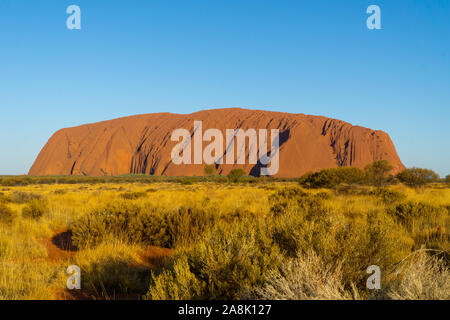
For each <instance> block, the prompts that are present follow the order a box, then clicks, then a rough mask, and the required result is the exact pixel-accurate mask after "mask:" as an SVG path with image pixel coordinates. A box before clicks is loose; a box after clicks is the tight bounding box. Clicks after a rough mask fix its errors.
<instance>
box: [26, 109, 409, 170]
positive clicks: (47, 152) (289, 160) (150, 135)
mask: <svg viewBox="0 0 450 320" xmlns="http://www.w3.org/2000/svg"><path fill="white" fill-rule="evenodd" d="M194 121H203V132H204V131H205V130H206V129H209V128H217V129H220V130H221V131H222V133H223V135H224V137H225V130H226V129H237V128H241V129H244V130H247V129H249V128H253V129H256V130H259V129H279V131H280V145H281V146H280V155H279V159H280V160H279V161H280V165H279V171H278V174H277V175H276V176H277V177H299V176H301V175H302V174H304V173H305V172H308V171H315V170H318V169H322V168H332V167H337V166H355V167H360V168H363V167H364V166H365V165H367V164H368V163H372V162H373V161H374V160H381V159H385V160H388V161H389V162H390V163H391V164H392V165H393V166H394V170H393V171H394V172H398V171H400V170H402V169H404V166H403V164H402V163H401V161H400V159H399V157H398V155H397V152H396V150H395V147H394V145H393V143H392V141H391V139H390V138H389V135H388V134H386V133H385V132H383V131H375V130H371V129H367V128H363V127H359V126H352V125H350V124H348V123H346V122H343V121H340V120H335V119H329V118H326V117H321V116H309V115H304V114H290V113H280V112H269V111H255V110H245V109H239V108H233V109H217V110H206V111H200V112H196V113H193V114H187V115H181V114H170V113H156V114H146V115H137V116H131V117H126V118H120V119H115V120H110V121H103V122H99V123H94V124H87V125H82V126H79V127H74V128H67V129H62V130H59V131H58V132H56V133H55V134H54V135H53V136H52V137H51V138H50V140H49V141H48V142H47V144H46V145H45V146H44V148H43V149H42V150H41V152H40V153H39V156H38V157H37V159H36V161H35V163H34V164H33V166H32V167H31V169H30V172H29V174H30V175H93V176H98V175H105V174H106V175H119V174H129V173H146V174H154V175H169V176H178V175H183V176H190V175H202V174H203V170H204V164H201V165H199V164H196V165H194V164H190V165H187V164H181V165H175V164H174V163H172V161H171V151H172V148H173V147H174V146H175V145H176V144H177V142H174V141H171V134H172V132H173V130H175V129H178V128H184V129H187V130H189V131H190V132H193V127H194ZM207 144H208V143H206V142H204V145H203V146H205V145H207ZM224 150H225V148H224ZM246 163H247V164H245V165H229V164H223V165H219V166H218V169H217V172H218V173H221V174H227V173H228V172H229V171H230V170H231V169H232V168H235V167H240V168H243V169H244V170H245V171H246V172H247V173H252V174H256V175H257V174H258V170H255V168H256V167H255V165H252V164H248V158H247V159H246Z"/></svg>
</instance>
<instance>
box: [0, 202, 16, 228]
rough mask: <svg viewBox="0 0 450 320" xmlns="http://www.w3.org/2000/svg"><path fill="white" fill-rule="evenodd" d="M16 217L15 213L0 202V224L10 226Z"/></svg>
mask: <svg viewBox="0 0 450 320" xmlns="http://www.w3.org/2000/svg"><path fill="white" fill-rule="evenodd" d="M16 217H17V212H15V211H13V210H12V209H11V208H10V207H8V206H7V205H6V204H4V203H1V202H0V223H4V224H10V223H12V222H13V221H14V220H15V219H16Z"/></svg>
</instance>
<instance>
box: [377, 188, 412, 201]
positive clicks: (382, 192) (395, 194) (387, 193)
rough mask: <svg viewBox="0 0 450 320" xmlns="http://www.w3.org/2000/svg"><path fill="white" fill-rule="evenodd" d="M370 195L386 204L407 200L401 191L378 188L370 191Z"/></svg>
mask: <svg viewBox="0 0 450 320" xmlns="http://www.w3.org/2000/svg"><path fill="white" fill-rule="evenodd" d="M369 195H370V196H375V197H377V198H379V199H381V201H383V202H384V203H385V204H393V203H395V202H399V201H403V200H405V199H406V195H405V194H403V193H401V192H400V191H396V190H389V189H387V188H377V189H375V190H372V191H370V192H369Z"/></svg>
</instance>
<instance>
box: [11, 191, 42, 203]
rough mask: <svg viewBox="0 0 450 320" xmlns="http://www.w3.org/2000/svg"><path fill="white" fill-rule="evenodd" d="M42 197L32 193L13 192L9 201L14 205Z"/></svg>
mask: <svg viewBox="0 0 450 320" xmlns="http://www.w3.org/2000/svg"><path fill="white" fill-rule="evenodd" d="M41 198H42V196H41V195H39V194H35V193H32V192H22V191H14V192H13V193H12V194H11V200H12V202H14V203H18V204H22V203H27V202H30V201H31V200H39V199H41Z"/></svg>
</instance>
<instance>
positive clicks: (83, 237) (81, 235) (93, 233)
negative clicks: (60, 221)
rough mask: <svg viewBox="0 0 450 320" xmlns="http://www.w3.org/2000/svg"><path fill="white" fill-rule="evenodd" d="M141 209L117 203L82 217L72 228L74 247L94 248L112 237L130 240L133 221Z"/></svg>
mask: <svg viewBox="0 0 450 320" xmlns="http://www.w3.org/2000/svg"><path fill="white" fill-rule="evenodd" d="M139 212H140V208H139V207H138V206H135V205H133V204H131V203H128V202H126V201H117V202H114V203H111V204H108V205H107V206H106V207H104V208H101V209H97V210H95V211H93V212H92V213H90V214H87V215H85V216H83V217H81V218H80V219H79V220H77V221H75V222H74V223H73V224H72V226H71V231H72V241H73V245H74V246H76V247H77V248H79V249H81V248H86V247H94V246H96V245H98V244H100V243H102V242H103V241H105V240H107V239H109V238H110V237H116V238H119V239H122V240H128V239H129V234H128V230H129V228H130V224H131V223H132V219H133V218H135V217H136V216H137V214H138V213H139Z"/></svg>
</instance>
